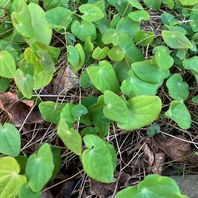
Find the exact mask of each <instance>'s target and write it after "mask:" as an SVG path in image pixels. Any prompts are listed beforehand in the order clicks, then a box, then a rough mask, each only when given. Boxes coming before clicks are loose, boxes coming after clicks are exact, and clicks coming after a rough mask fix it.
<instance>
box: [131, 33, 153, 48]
mask: <svg viewBox="0 0 198 198" xmlns="http://www.w3.org/2000/svg"><path fill="white" fill-rule="evenodd" d="M154 38H155V33H154V32H149V31H146V32H145V31H138V32H137V33H136V35H135V37H134V41H135V43H136V45H140V46H147V45H150V44H151V43H152V42H153V41H154Z"/></svg>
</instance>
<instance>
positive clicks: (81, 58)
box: [73, 43, 85, 73]
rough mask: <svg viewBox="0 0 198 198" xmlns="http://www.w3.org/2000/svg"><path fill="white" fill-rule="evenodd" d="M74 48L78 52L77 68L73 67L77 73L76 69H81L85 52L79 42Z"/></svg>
mask: <svg viewBox="0 0 198 198" xmlns="http://www.w3.org/2000/svg"><path fill="white" fill-rule="evenodd" d="M75 48H76V49H77V50H78V53H79V56H80V62H79V64H78V68H76V69H74V71H73V72H74V73H77V71H78V70H79V69H81V68H82V67H83V66H84V64H85V52H84V49H83V47H82V45H81V44H80V43H78V44H77V45H76V46H75Z"/></svg>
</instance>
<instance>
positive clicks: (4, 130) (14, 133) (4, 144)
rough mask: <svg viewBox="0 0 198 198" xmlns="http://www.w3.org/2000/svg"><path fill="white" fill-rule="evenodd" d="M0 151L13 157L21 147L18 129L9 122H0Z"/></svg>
mask: <svg viewBox="0 0 198 198" xmlns="http://www.w3.org/2000/svg"><path fill="white" fill-rule="evenodd" d="M0 139H1V141H0V153H3V154H5V155H9V156H12V157H15V156H17V155H19V153H20V149H21V139H20V134H19V131H18V130H17V129H16V128H15V127H14V125H12V124H10V123H5V124H4V125H3V126H2V124H0Z"/></svg>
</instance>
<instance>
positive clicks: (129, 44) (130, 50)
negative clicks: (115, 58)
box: [118, 34, 144, 63]
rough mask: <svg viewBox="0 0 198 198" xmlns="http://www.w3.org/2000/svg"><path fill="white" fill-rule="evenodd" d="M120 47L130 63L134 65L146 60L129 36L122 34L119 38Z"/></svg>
mask: <svg viewBox="0 0 198 198" xmlns="http://www.w3.org/2000/svg"><path fill="white" fill-rule="evenodd" d="M118 46H119V47H120V49H121V50H122V51H123V52H124V54H125V58H126V61H127V62H128V63H133V62H137V61H141V60H143V59H144V57H143V54H142V52H141V51H140V49H139V48H137V47H136V45H135V44H134V42H133V40H132V39H131V37H130V36H129V35H127V34H122V35H121V36H120V37H119V45H118Z"/></svg>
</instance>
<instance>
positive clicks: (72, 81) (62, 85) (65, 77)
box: [52, 67, 79, 95]
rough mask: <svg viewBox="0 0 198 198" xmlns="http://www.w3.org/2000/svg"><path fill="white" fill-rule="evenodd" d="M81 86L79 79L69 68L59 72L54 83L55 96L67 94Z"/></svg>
mask: <svg viewBox="0 0 198 198" xmlns="http://www.w3.org/2000/svg"><path fill="white" fill-rule="evenodd" d="M78 85H79V78H78V76H77V75H76V74H74V73H73V72H72V70H71V69H70V68H69V67H67V68H66V69H65V68H63V69H61V70H59V72H58V74H57V76H56V77H55V78H54V81H53V91H52V92H53V94H63V95H64V94H66V93H67V92H68V91H70V90H71V89H73V88H75V87H77V86H78Z"/></svg>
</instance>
